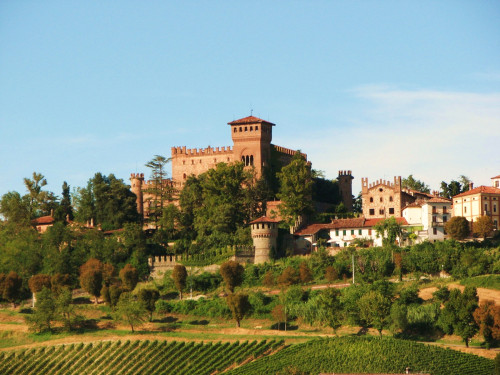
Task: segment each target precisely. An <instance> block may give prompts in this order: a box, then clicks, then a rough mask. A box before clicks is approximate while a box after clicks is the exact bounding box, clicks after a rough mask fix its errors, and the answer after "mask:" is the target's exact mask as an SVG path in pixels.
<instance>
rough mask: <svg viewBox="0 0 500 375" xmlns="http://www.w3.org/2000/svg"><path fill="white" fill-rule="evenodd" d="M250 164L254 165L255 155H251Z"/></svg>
mask: <svg viewBox="0 0 500 375" xmlns="http://www.w3.org/2000/svg"><path fill="white" fill-rule="evenodd" d="M250 165H253V155H250Z"/></svg>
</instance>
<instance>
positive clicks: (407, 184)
mask: <svg viewBox="0 0 500 375" xmlns="http://www.w3.org/2000/svg"><path fill="white" fill-rule="evenodd" d="M401 187H402V188H403V189H410V190H416V191H420V192H422V193H427V194H429V193H430V192H431V189H429V185H427V184H425V183H424V182H422V181H420V180H416V179H415V178H414V177H413V175H412V174H411V175H409V176H408V177H407V178H403V181H401Z"/></svg>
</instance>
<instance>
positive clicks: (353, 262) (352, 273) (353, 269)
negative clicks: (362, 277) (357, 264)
mask: <svg viewBox="0 0 500 375" xmlns="http://www.w3.org/2000/svg"><path fill="white" fill-rule="evenodd" d="M352 285H354V253H352Z"/></svg>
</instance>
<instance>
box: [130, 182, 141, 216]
mask: <svg viewBox="0 0 500 375" xmlns="http://www.w3.org/2000/svg"><path fill="white" fill-rule="evenodd" d="M143 184H144V173H131V174H130V190H131V191H132V193H134V194H135V196H136V197H137V199H136V201H135V202H136V205H137V212H139V215H141V217H144V200H143V199H144V197H143V194H142V186H143Z"/></svg>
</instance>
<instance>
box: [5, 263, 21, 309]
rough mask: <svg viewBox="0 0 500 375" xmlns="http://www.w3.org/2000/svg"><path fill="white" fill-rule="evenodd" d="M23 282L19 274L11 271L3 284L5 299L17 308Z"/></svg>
mask: <svg viewBox="0 0 500 375" xmlns="http://www.w3.org/2000/svg"><path fill="white" fill-rule="evenodd" d="M22 285H23V280H22V279H21V278H20V277H19V275H18V274H17V272H14V271H10V272H9V273H8V274H7V276H6V277H5V280H4V282H3V298H4V299H6V300H7V301H9V302H10V303H12V306H13V307H14V308H15V307H16V301H18V300H19V299H20V298H21V287H22Z"/></svg>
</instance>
